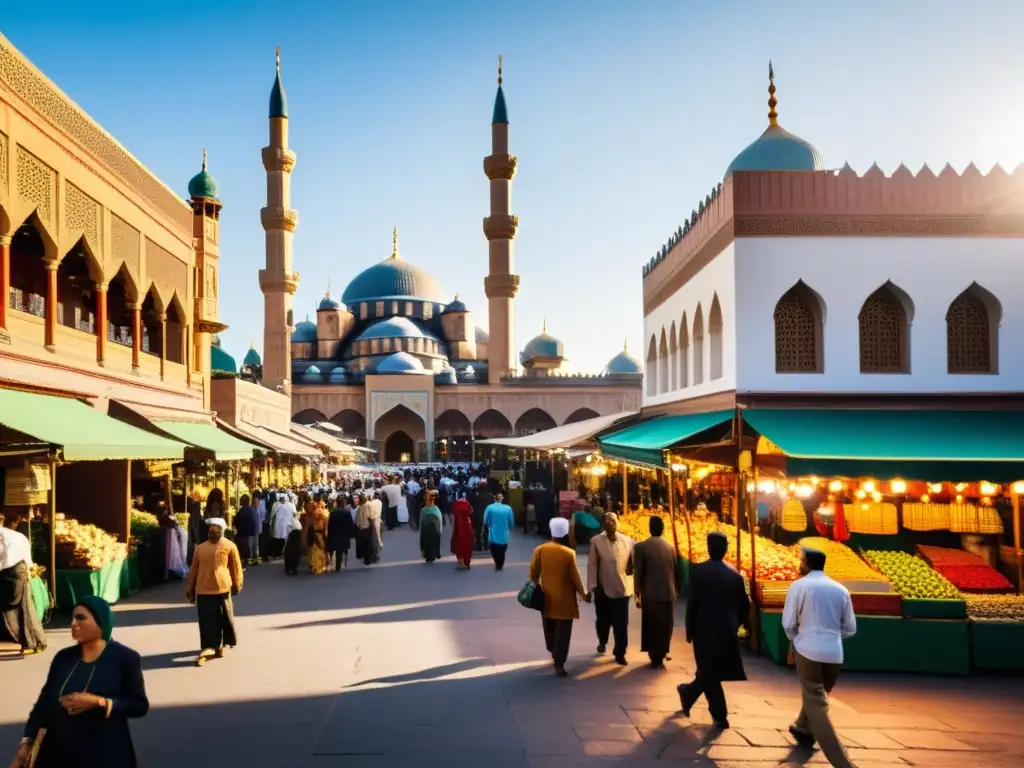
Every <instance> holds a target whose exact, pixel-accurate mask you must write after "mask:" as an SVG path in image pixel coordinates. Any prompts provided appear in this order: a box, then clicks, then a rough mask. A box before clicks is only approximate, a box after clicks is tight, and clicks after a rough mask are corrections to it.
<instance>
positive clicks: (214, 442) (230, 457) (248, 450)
mask: <svg viewBox="0 0 1024 768" xmlns="http://www.w3.org/2000/svg"><path fill="white" fill-rule="evenodd" d="M153 426H154V427H156V428H157V429H161V430H163V431H164V432H167V433H168V434H170V435H174V436H175V437H176V438H178V439H179V440H181V441H182V442H184V443H188V444H189V445H191V446H193V447H195V448H202V449H203V450H206V451H210V452H211V453H212V454H213V455H214V456H215V457H216V458H217V460H218V461H237V460H239V459H245V460H248V459H251V458H252V456H253V454H252V452H253V451H254V450H255V451H261V450H263V448H262V447H260V446H257V445H253V444H252V443H247V442H245V441H244V440H239V439H238V438H237V437H234V436H233V435H229V434H228V433H227V432H225V431H224V430H222V429H217V427H215V426H213V425H212V424H205V423H200V422H191V421H163V420H156V419H154V420H153Z"/></svg>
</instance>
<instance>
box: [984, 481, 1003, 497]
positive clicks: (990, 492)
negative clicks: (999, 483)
mask: <svg viewBox="0 0 1024 768" xmlns="http://www.w3.org/2000/svg"><path fill="white" fill-rule="evenodd" d="M998 492H999V489H998V488H996V487H995V486H994V485H992V483H982V484H981V495H982V496H995V495H996V494H997V493H998Z"/></svg>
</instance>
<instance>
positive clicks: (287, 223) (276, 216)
mask: <svg viewBox="0 0 1024 768" xmlns="http://www.w3.org/2000/svg"><path fill="white" fill-rule="evenodd" d="M260 223H262V224H263V229H264V230H266V231H270V230H272V229H283V230H285V231H286V232H294V231H295V228H296V227H297V226H299V212H298V211H296V210H294V209H293V208H261V209H260Z"/></svg>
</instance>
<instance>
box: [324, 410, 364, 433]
mask: <svg viewBox="0 0 1024 768" xmlns="http://www.w3.org/2000/svg"><path fill="white" fill-rule="evenodd" d="M330 422H331V424H334V425H335V426H336V427H341V431H342V433H343V434H344V435H345V437H366V418H365V417H364V416H363V414H361V413H360V412H359V411H356V410H353V409H351V408H346V409H345V410H343V411H338V412H337V413H336V414H334V415H333V416H331V418H330Z"/></svg>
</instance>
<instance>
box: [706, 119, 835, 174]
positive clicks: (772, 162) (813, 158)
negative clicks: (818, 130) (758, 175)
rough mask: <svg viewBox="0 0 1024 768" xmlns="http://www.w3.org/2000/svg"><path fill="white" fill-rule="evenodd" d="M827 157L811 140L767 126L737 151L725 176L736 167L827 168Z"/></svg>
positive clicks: (758, 168) (798, 169)
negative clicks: (744, 147)
mask: <svg viewBox="0 0 1024 768" xmlns="http://www.w3.org/2000/svg"><path fill="white" fill-rule="evenodd" d="M824 170H825V158H824V157H822V155H821V153H820V152H819V151H818V150H817V149H815V148H814V146H813V145H812V144H811V143H810V142H809V141H804V140H803V139H801V138H800V137H799V136H794V135H793V134H792V133H790V132H789V131H787V130H786V129H785V128H782V127H781V126H779V125H769V126H768V128H767V130H765V132H764V133H762V134H761V135H760V136H759V137H758V138H757V139H755V140H754V141H753V142H751V143H750V144H749V145H748V146H747V148H746V149H744V150H743V151H742V152H740V153H739V154H738V155H736V159H735V160H733V161H732V163H730V164H729V168H728V170H726V172H725V178H729V177H730V176H732V174H733V172H734V171H824Z"/></svg>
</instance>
